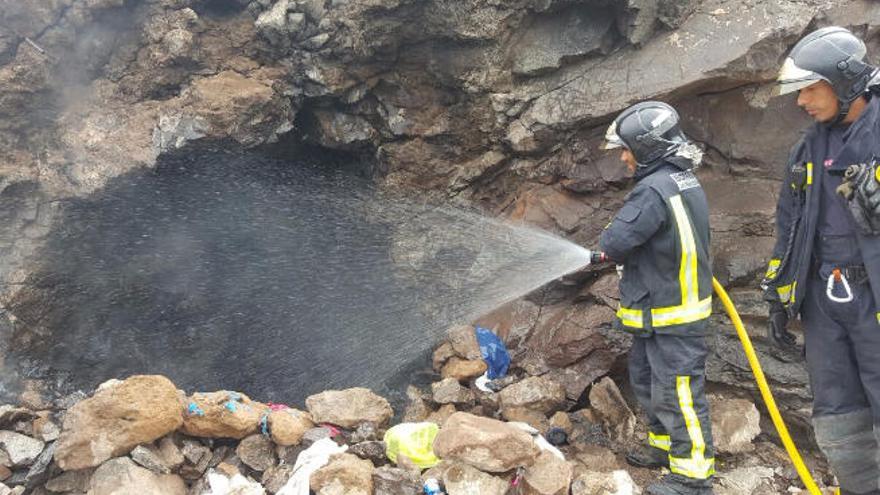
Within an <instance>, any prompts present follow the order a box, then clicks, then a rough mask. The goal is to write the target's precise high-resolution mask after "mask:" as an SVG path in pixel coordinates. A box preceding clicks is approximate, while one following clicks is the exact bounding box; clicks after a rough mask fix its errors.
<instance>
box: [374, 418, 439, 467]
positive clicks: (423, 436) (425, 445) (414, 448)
mask: <svg viewBox="0 0 880 495" xmlns="http://www.w3.org/2000/svg"><path fill="white" fill-rule="evenodd" d="M438 431H440V427H439V426H437V424H436V423H430V422H426V423H401V424H399V425H396V426H393V427H391V428H390V429H389V430H388V431H386V432H385V438H384V439H383V440H385V455H387V456H388V458H389V459H391V462H394V463H395V464H396V463H397V457H398V456H400V455H404V456H406V457H407V458H409V459H410V460H411V461H412V462H413V463H414V464H415V465H416V466H418V467H420V468H422V469H427V468H430V467H434V466H436V465H437V463H439V462H440V459H438V458H437V456H436V455H434V437H436V436H437V432H438Z"/></svg>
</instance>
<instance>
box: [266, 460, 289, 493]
mask: <svg viewBox="0 0 880 495" xmlns="http://www.w3.org/2000/svg"><path fill="white" fill-rule="evenodd" d="M291 476H293V464H279V465H277V466H272V467H270V468H269V469H267V470H266V471H265V472H263V477H262V478H261V479H260V480H261V481H262V483H263V486H264V487H265V488H266V491H267V492H269V493H272V494H274V493H277V492H278V491H280V490H281V488H283V487H284V485H285V484H287V481H288V480H290V477H291Z"/></svg>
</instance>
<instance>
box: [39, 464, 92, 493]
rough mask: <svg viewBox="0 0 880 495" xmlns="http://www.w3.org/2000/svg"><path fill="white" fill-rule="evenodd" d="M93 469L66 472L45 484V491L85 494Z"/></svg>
mask: <svg viewBox="0 0 880 495" xmlns="http://www.w3.org/2000/svg"><path fill="white" fill-rule="evenodd" d="M93 471H94V470H93V469H81V470H78V471H66V472H63V473H61V474H60V475H58V476H57V477H55V478H52V479H50V480H49V481H47V482H46V489H47V490H49V491H50V492H54V493H66V492H83V493H84V492H86V491H88V489H89V480H90V479H91V478H92V472H93Z"/></svg>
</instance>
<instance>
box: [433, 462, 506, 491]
mask: <svg viewBox="0 0 880 495" xmlns="http://www.w3.org/2000/svg"><path fill="white" fill-rule="evenodd" d="M443 485H444V486H445V487H446V492H447V493H448V494H449V495H471V494H477V493H479V494H480V495H504V494H505V493H507V489H508V488H510V482H509V481H507V480H505V479H502V478H499V477H497V476H492V475H491V474H488V473H484V472H482V471H480V470H479V469H476V468H474V467H473V466H469V465H467V464H463V463H454V464H453V465H451V466H449V467H448V468H446V470H445V471H444V472H443Z"/></svg>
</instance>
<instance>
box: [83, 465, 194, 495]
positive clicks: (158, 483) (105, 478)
mask: <svg viewBox="0 0 880 495" xmlns="http://www.w3.org/2000/svg"><path fill="white" fill-rule="evenodd" d="M132 493H137V494H139V495H185V494H186V485H185V484H184V482H183V479H181V478H180V477H179V476H177V475H173V474H155V473H152V472H150V471H149V470H147V469H144V468H142V467H140V466H138V465H136V464H135V463H134V462H133V461H132V460H131V459H129V458H128V457H118V458H116V459H112V460H109V461H107V462H105V463H104V464H102V465H101V466H100V467H99V468H98V469H96V470H95V474H93V475H92V479H91V481H90V482H89V495H127V494H132Z"/></svg>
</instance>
